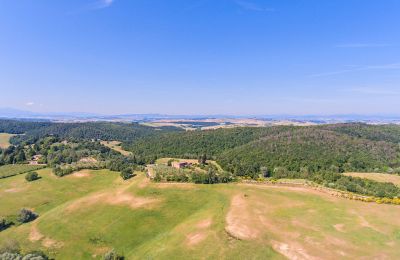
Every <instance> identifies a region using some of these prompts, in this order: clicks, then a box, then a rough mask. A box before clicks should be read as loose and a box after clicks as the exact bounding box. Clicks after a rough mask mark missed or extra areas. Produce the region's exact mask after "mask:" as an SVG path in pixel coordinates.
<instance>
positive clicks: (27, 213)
mask: <svg viewBox="0 0 400 260" xmlns="http://www.w3.org/2000/svg"><path fill="white" fill-rule="evenodd" d="M37 217H38V214H36V213H35V212H33V211H31V210H29V209H21V211H20V212H19V214H18V221H19V222H21V223H27V222H30V221H32V220H35V219H36V218H37Z"/></svg>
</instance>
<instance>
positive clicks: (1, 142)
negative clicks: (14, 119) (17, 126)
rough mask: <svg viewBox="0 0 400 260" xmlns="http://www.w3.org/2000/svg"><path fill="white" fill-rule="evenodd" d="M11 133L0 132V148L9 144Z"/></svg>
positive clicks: (4, 147)
mask: <svg viewBox="0 0 400 260" xmlns="http://www.w3.org/2000/svg"><path fill="white" fill-rule="evenodd" d="M13 136H14V135H13V134H6V133H0V149H6V148H7V147H9V146H10V138H11V137H13Z"/></svg>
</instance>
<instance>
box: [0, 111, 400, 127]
mask: <svg viewBox="0 0 400 260" xmlns="http://www.w3.org/2000/svg"><path fill="white" fill-rule="evenodd" d="M0 118H8V119H10V118H12V119H19V120H46V121H47V120H48V121H57V122H88V121H114V122H132V121H135V122H156V121H165V120H193V121H202V120H208V121H210V120H218V121H219V122H221V121H224V120H226V121H227V122H229V119H231V120H232V119H235V120H240V119H255V120H261V121H265V122H274V123H278V124H279V122H282V123H284V124H288V123H289V124H290V123H291V122H293V123H304V124H307V123H311V124H326V123H344V122H364V123H371V124H380V123H382V124H387V123H395V124H400V115H357V114H344V115H167V114H119V115H118V114H117V115H102V114H96V113H85V112H82V113H79V112H58V113H56V112H52V113H37V112H32V111H27V110H20V109H15V108H0Z"/></svg>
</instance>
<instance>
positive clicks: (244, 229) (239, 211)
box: [225, 194, 260, 240]
mask: <svg viewBox="0 0 400 260" xmlns="http://www.w3.org/2000/svg"><path fill="white" fill-rule="evenodd" d="M251 218H252V217H251V214H250V212H249V210H248V205H247V202H246V198H245V197H244V195H243V194H239V195H235V196H234V197H233V198H232V202H231V208H230V210H229V212H228V215H227V216H226V224H227V225H226V227H225V230H226V232H228V234H229V235H231V236H232V237H234V238H237V239H243V240H250V239H255V238H257V237H258V236H259V234H260V232H259V230H258V229H257V228H255V226H254V225H253V224H252V223H251V221H250V219H251Z"/></svg>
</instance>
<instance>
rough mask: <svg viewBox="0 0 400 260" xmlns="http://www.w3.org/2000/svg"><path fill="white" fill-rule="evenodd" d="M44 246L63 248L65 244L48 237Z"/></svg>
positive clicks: (44, 241)
mask: <svg viewBox="0 0 400 260" xmlns="http://www.w3.org/2000/svg"><path fill="white" fill-rule="evenodd" d="M42 245H43V246H44V247H47V248H61V247H62V246H63V245H64V243H63V242H60V241H56V240H54V239H51V238H48V237H46V238H44V239H43V241H42Z"/></svg>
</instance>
